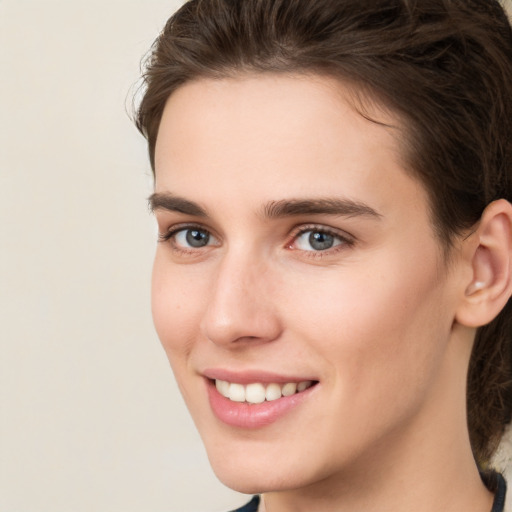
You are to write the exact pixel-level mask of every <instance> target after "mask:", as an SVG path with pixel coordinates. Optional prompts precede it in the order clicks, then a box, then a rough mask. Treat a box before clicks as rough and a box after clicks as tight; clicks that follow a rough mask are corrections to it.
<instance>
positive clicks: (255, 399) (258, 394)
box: [245, 383, 265, 404]
mask: <svg viewBox="0 0 512 512" xmlns="http://www.w3.org/2000/svg"><path fill="white" fill-rule="evenodd" d="M245 401H246V402H249V403H250V404H261V403H262V402H264V401H265V387H264V386H263V384H259V383H258V384H249V385H248V386H247V387H246V388H245Z"/></svg>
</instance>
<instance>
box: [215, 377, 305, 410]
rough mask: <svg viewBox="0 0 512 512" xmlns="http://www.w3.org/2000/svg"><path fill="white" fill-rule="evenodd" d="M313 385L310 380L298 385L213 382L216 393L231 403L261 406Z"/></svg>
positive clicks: (293, 383) (291, 383) (292, 383)
mask: <svg viewBox="0 0 512 512" xmlns="http://www.w3.org/2000/svg"><path fill="white" fill-rule="evenodd" d="M312 385H313V382H312V381H310V380H305V381H302V382H299V383H296V382H288V383H286V384H276V383H272V384H267V386H266V387H265V385H264V384H261V383H259V382H255V383H253V384H247V386H244V385H243V384H237V383H235V382H231V383H230V382H227V381H225V380H218V379H216V380H215V387H216V388H217V391H218V392H219V393H220V394H221V395H222V396H224V397H226V398H229V400H231V401H233V402H248V403H250V404H261V403H263V402H264V401H265V400H267V401H268V402H271V401H272V400H278V399H279V398H281V397H283V396H291V395H294V394H295V393H300V392H301V391H305V390H306V389H308V388H310V387H311V386H312Z"/></svg>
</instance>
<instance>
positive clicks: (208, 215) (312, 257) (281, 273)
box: [152, 75, 455, 493]
mask: <svg viewBox="0 0 512 512" xmlns="http://www.w3.org/2000/svg"><path fill="white" fill-rule="evenodd" d="M348 98H350V92H349V90H348V89H347V88H346V87H344V86H343V85H342V84H340V83H339V82H335V81H332V80H329V79H326V78H320V77H307V76H296V77H288V76H287V77H285V76H272V75H265V76H262V75H260V76H247V77H242V78H237V79H225V80H218V81H210V80H206V79H205V80H199V81H196V82H192V83H189V84H186V85H184V86H182V87H181V88H180V89H178V90H177V91H176V92H175V93H174V94H173V95H172V96H171V97H170V99H169V100H168V103H167V105H166V108H165V111H164V115H163V119H162V122H161V126H160V130H159V135H158V140H157V145H156V184H155V195H154V196H153V207H154V211H155V214H156V218H157V221H158V226H159V232H160V241H159V244H158V248H157V252H156V258H155V264H154V273H153V292H152V302H153V315H154V322H155V325H156V329H157V331H158V335H159V337H160V339H161V342H162V344H163V346H164V348H165V350H166V353H167V355H168V358H169V361H170V363H171V366H172V368H173V371H174V374H175V376H176V379H177V382H178V385H179V387H180V390H181V392H182V394H183V396H184V399H185V401H186V403H187V406H188V408H189V410H190V412H191V414H192V417H193V419H194V421H195V423H196V425H197V428H198V430H199V432H200V434H201V436H202V439H203V441H204V443H205V445H206V449H207V452H208V455H209V458H210V461H211V463H212V466H213V468H214V470H215V472H216V473H217V475H218V476H219V478H220V479H221V480H222V481H224V483H226V484H227V485H228V486H230V487H233V488H235V489H237V490H239V491H242V492H247V493H252V492H262V491H270V490H280V489H281V490H282V489H292V488H298V487H301V486H308V485H311V484H313V483H315V482H320V481H325V480H326V479H329V478H334V477H335V476H336V475H340V474H343V473H346V472H347V471H348V469H350V471H357V470H358V468H359V469H361V468H365V467H366V469H368V466H369V465H370V464H373V465H376V464H378V463H381V464H384V463H385V460H386V456H387V455H389V454H390V453H395V456H396V453H397V451H396V450H399V449H403V448H404V447H405V446H406V445H407V444H408V443H409V444H411V443H412V440H413V439H414V436H415V434H413V433H414V432H418V431H421V426H422V425H423V424H424V423H425V421H426V420H425V418H427V417H429V416H430V417H431V416H432V414H436V407H438V405H437V404H439V403H440V402H441V401H442V398H440V397H442V395H443V390H444V389H446V386H447V380H448V379H449V377H448V372H445V371H444V368H445V367H447V366H449V365H448V364H447V358H449V355H448V353H449V351H448V349H447V347H448V346H449V340H450V336H451V334H450V333H451V326H452V323H453V316H454V308H455V298H454V293H453V283H452V282H451V280H452V277H451V276H452V274H451V273H450V272H448V271H447V270H446V268H445V265H444V262H443V258H442V254H443V253H442V250H441V248H440V245H439V242H438V241H437V239H436V237H435V235H434V233H433V229H432V226H431V221H430V219H429V214H428V204H427V196H426V193H425V191H424V189H423V187H422V186H421V185H420V184H419V183H418V182H417V181H416V180H415V179H413V178H411V177H410V176H409V174H408V173H407V172H406V171H407V170H406V169H404V168H403V167H402V165H403V164H401V163H400V162H401V161H402V160H403V159H401V158H400V148H399V142H398V140H399V131H398V130H396V129H393V128H386V127H384V126H382V125H381V124H377V123H372V122H370V121H368V120H367V119H365V118H363V117H362V116H361V115H360V114H359V113H358V112H357V111H356V110H355V109H354V108H353V106H352V104H351V102H350V101H349V99H348ZM375 116H376V117H379V119H381V120H384V121H385V122H386V123H387V124H391V125H395V126H399V121H398V120H397V119H394V118H393V116H391V115H390V114H386V113H385V112H383V111H381V112H378V111H376V112H375ZM217 388H218V389H217ZM437 413H439V411H437ZM425 424H426V423H425ZM415 441H417V439H416V440H415ZM305 461H307V463H305ZM370 461H371V462H370Z"/></svg>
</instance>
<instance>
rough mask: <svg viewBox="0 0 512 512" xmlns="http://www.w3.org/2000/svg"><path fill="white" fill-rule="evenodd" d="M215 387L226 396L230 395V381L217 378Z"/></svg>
mask: <svg viewBox="0 0 512 512" xmlns="http://www.w3.org/2000/svg"><path fill="white" fill-rule="evenodd" d="M215 387H216V388H217V391H218V392H219V393H220V394H221V395H222V396H225V397H226V398H228V397H229V382H226V381H225V380H216V381H215Z"/></svg>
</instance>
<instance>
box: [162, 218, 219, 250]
mask: <svg viewBox="0 0 512 512" xmlns="http://www.w3.org/2000/svg"><path fill="white" fill-rule="evenodd" d="M194 229H197V230H198V231H204V232H206V233H208V234H209V235H210V237H211V239H212V240H213V241H215V242H216V243H213V244H208V245H206V246H204V247H195V248H194V247H189V248H187V247H182V246H181V245H178V244H176V243H175V242H174V243H172V248H173V250H175V251H182V252H195V253H196V252H198V251H200V250H201V249H206V248H208V247H211V246H218V245H219V243H218V242H219V237H218V236H217V235H216V234H215V233H214V232H213V230H211V229H210V228H207V227H205V226H202V225H201V224H197V223H190V222H183V223H180V224H173V225H172V226H170V227H169V228H167V229H166V230H165V231H164V232H159V233H158V242H160V243H165V242H171V240H172V239H173V238H174V237H175V236H176V235H177V234H178V233H180V232H181V231H188V230H194Z"/></svg>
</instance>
